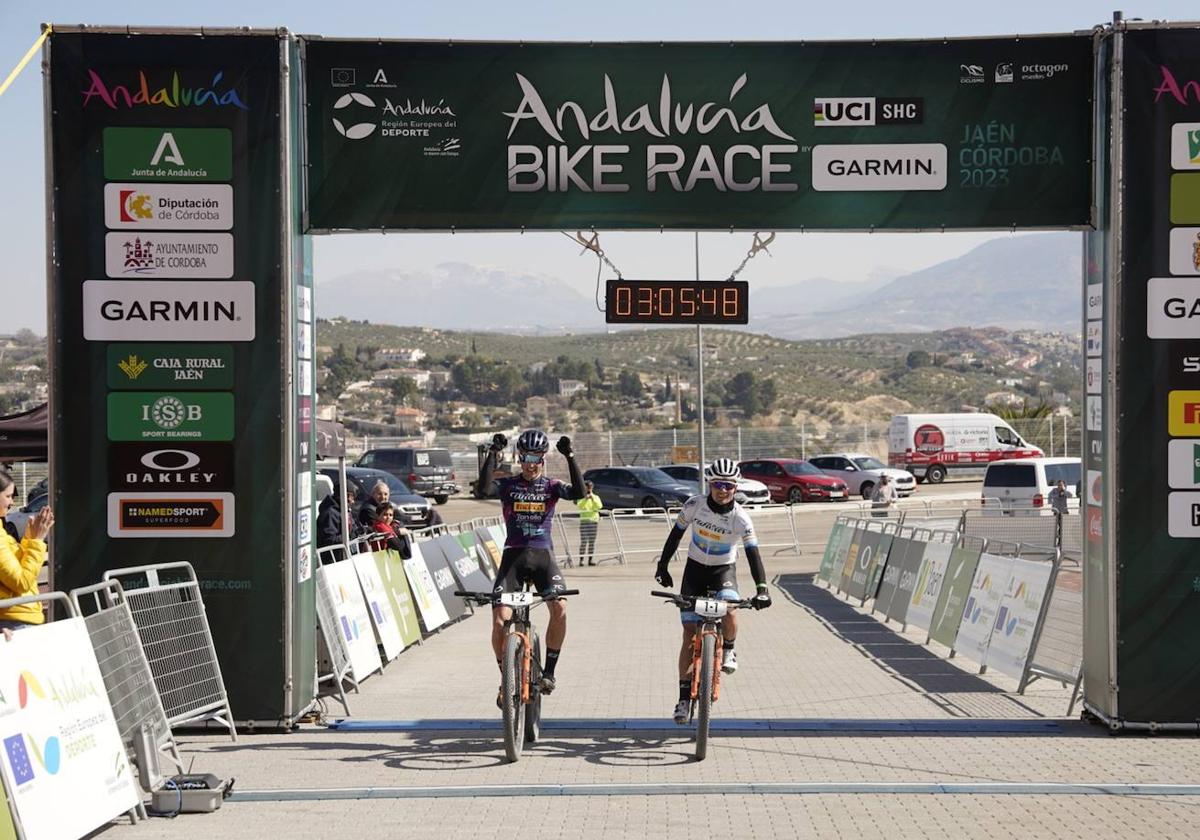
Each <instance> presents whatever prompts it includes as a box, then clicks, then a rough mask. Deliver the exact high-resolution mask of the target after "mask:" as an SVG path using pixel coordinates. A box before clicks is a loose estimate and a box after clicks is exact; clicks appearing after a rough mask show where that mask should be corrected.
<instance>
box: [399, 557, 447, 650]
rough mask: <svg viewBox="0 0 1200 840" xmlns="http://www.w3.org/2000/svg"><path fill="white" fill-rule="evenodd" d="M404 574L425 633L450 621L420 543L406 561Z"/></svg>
mask: <svg viewBox="0 0 1200 840" xmlns="http://www.w3.org/2000/svg"><path fill="white" fill-rule="evenodd" d="M404 574H405V575H406V576H407V577H408V585H409V587H410V588H411V589H412V594H413V599H414V600H415V601H416V602H417V614H418V615H419V616H420V617H421V622H422V623H423V624H424V625H425V632H426V633H429V632H432V631H433V630H435V629H437V628H438V627H441V626H442V625H443V624H445V623H446V622H447V621H449V620H450V615H449V613H447V612H446V605H445V604H443V603H442V599H441V596H439V595H438V588H437V584H436V583H434V582H433V575H431V574H429V567H428V566H427V565H425V557H424V555H422V554H421V545H420V543H413V545H412V556H411V557H410V558H408V559H407V560H405V561H404Z"/></svg>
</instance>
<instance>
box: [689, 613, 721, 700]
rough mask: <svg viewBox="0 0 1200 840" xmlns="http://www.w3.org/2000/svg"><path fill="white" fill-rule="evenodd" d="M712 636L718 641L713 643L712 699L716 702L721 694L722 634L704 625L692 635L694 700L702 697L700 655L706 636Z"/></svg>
mask: <svg viewBox="0 0 1200 840" xmlns="http://www.w3.org/2000/svg"><path fill="white" fill-rule="evenodd" d="M705 636H712V637H714V641H715V642H716V643H715V644H714V645H713V669H712V675H713V678H712V699H713V702H714V703H715V702H716V701H717V698H718V697H720V696H721V653H722V651H721V634H720V633H718V632H717V631H716V629H714V628H711V627H704V628H701V629H699V630H697V631H696V635H695V636H693V637H692V700H697V699H699V697H700V657H701V656H702V655H703V651H704V637H705Z"/></svg>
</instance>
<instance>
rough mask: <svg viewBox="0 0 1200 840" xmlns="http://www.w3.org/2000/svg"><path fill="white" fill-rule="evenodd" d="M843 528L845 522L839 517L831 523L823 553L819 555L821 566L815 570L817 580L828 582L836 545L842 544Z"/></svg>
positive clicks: (844, 527)
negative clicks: (831, 526)
mask: <svg viewBox="0 0 1200 840" xmlns="http://www.w3.org/2000/svg"><path fill="white" fill-rule="evenodd" d="M845 529H846V523H845V522H843V521H842V520H841V519H839V520H838V521H836V522H834V523H833V528H832V529H830V531H829V539H828V540H827V541H826V542H825V553H824V554H822V555H821V568H820V571H818V572H817V578H818V579H819V580H823V581H825V582H826V583H828V582H829V575H830V574H831V573H832V572H833V558H834V555H835V554H836V553H837V549H838V546H840V545H841V544H842V532H843V531H844V530H845Z"/></svg>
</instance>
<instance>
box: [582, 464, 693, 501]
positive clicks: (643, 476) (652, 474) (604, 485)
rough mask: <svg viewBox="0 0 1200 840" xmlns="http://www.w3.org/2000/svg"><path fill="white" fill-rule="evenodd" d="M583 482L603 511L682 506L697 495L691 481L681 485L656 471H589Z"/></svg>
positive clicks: (649, 469)
mask: <svg viewBox="0 0 1200 840" xmlns="http://www.w3.org/2000/svg"><path fill="white" fill-rule="evenodd" d="M583 479H584V481H590V482H592V485H593V488H592V489H593V491H594V492H595V494H596V495H597V496H599V497H600V500H601V501H602V502H604V506H605V507H606V508H665V507H675V506H677V505H681V504H683V503H684V502H685V501H687V500H688V499H689V498H690V497H692V496H694V495H696V494H697V493H699V492H700V487H699V486H698V485H697V484H696V483H695V482H694V481H691V482H689V481H680V480H679V479H677V478H672V477H671V476H669V475H667V474H666V473H665V472H663V471H662V470H660V469H658V468H656V467H602V468H600V469H595V470H588V471H587V472H585V473H584V474H583Z"/></svg>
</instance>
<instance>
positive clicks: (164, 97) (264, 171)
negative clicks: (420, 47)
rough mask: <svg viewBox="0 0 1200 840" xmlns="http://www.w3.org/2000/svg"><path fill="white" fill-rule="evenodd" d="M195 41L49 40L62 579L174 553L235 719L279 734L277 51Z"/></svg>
mask: <svg viewBox="0 0 1200 840" xmlns="http://www.w3.org/2000/svg"><path fill="white" fill-rule="evenodd" d="M197 35H198V33H197V32H194V31H182V30H180V31H177V32H173V33H162V34H153V35H132V36H131V35H130V34H129V33H128V32H126V31H124V30H122V31H119V32H117V31H111V32H108V31H104V30H102V29H90V30H86V31H78V32H72V31H67V30H58V29H56V30H55V32H54V34H53V35H52V36H51V37H50V39H49V46H48V53H49V59H50V73H49V74H48V81H47V84H48V96H49V104H50V110H49V112H48V113H49V115H48V121H49V122H48V137H49V142H50V144H51V162H52V163H51V184H50V187H51V188H52V193H51V197H52V201H53V206H52V209H53V228H52V240H53V252H54V255H55V259H54V263H53V267H52V271H51V287H52V300H51V313H52V315H51V324H50V331H51V354H52V359H53V363H52V374H51V389H52V398H51V399H52V405H54V417H53V422H52V430H51V451H52V453H53V467H52V468H53V471H54V475H53V484H54V487H55V500H54V503H55V506H56V508H57V510H58V513H59V527H58V528H57V529H56V546H55V550H56V559H55V562H56V574H58V575H61V576H62V577H61V578H59V579H58V580H61V581H64V582H65V584H66V585H65V586H62V585H60V586H59V588H70V587H73V586H81V585H85V584H89V583H92V582H93V581H95V580H97V579H98V578H99V577H100V575H101V573H102V572H103V571H104V570H105V569H106V568H108V567H110V566H111V565H113V564H114V563H116V561H115V560H114V559H113V558H119V560H120V562H119V565H123V566H131V565H140V564H144V563H152V562H156V561H158V560H160V559H161V552H162V550H163V543H162V542H161V541H160V540H161V538H170V540H171V542H170V551H171V554H172V559H176V560H186V561H188V562H190V563H191V564H192V565H193V566H194V567H195V569H196V572H197V575H198V577H199V579H200V583H201V586H202V587H203V588H204V589H205V600H206V606H207V609H208V611H209V613H210V614H211V615H212V618H213V620H212V626H213V635H214V641H215V643H216V646H217V654H218V657H219V658H220V661H221V664H222V669H223V671H224V674H225V678H226V684H227V687H228V690H229V695H230V704H231V706H232V708H233V710H234V714H235V715H236V716H237V717H238V718H239V719H251V720H274V719H278V717H279V716H280V713H281V711H282V708H281V701H282V700H283V698H284V694H285V691H286V689H285V686H286V685H287V683H288V681H289V680H288V678H287V676H285V674H284V668H285V660H286V657H285V655H284V650H283V646H282V645H281V643H280V641H279V640H280V639H281V638H286V637H288V636H289V635H290V633H289V632H287V631H285V630H284V629H283V627H282V613H283V610H284V607H285V602H286V601H287V599H288V598H290V597H291V593H290V592H288V591H287V590H285V589H284V585H283V582H282V581H281V580H280V564H279V557H280V555H281V553H282V552H283V551H284V550H285V549H284V545H285V544H289V543H288V541H289V540H290V539H291V537H292V535H293V531H292V530H291V529H290V528H288V527H285V523H286V522H287V518H286V517H285V516H284V512H283V509H282V500H283V496H284V494H281V493H280V492H278V488H281V487H283V486H284V476H283V473H282V470H283V463H282V462H283V460H284V447H283V445H282V443H281V439H282V436H283V429H284V428H286V421H285V416H287V415H288V413H289V412H290V411H292V406H291V405H290V403H289V402H288V401H286V400H285V399H284V396H283V394H284V390H283V384H282V383H283V376H284V375H285V373H286V370H287V368H286V364H281V360H284V359H285V358H286V357H285V355H284V348H283V347H282V346H281V345H282V336H281V326H282V318H281V317H280V312H281V311H282V310H283V309H284V308H285V306H286V298H285V297H284V293H283V285H282V284H283V275H284V274H285V273H286V270H287V266H286V264H285V263H284V259H283V234H284V228H283V223H282V218H281V217H282V216H283V203H282V201H281V199H280V196H281V194H282V187H283V184H282V178H281V161H282V159H283V151H284V149H283V145H282V143H283V139H284V137H283V130H282V128H281V123H280V112H281V99H280V96H281V85H282V81H283V76H282V73H281V71H280V66H281V39H280V36H279V35H278V34H277V33H275V32H269V33H253V32H245V33H239V34H236V35H233V34H228V35H226V34H219V33H206V34H205V37H203V38H200V37H197ZM289 489H290V485H289ZM287 495H289V496H290V494H287ZM114 540H119V541H120V543H119V544H114V543H113V542H112V541H114ZM57 582H58V581H57V580H56V583H57Z"/></svg>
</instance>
